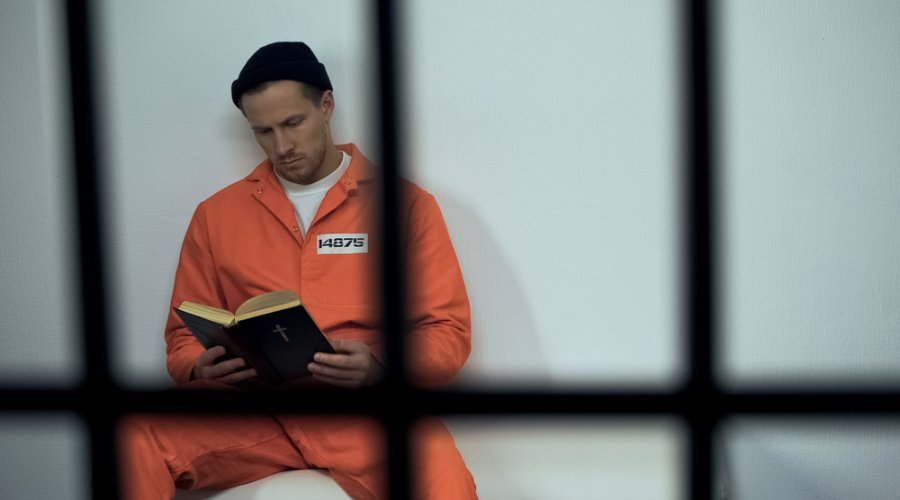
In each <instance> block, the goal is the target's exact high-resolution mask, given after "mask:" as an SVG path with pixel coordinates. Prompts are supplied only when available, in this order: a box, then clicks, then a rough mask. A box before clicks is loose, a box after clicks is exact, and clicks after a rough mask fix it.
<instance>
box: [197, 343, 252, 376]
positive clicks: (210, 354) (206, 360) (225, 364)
mask: <svg viewBox="0 0 900 500" xmlns="http://www.w3.org/2000/svg"><path fill="white" fill-rule="evenodd" d="M223 355H225V348H224V347H222V346H220V345H217V346H214V347H210V348H209V349H207V350H205V351H203V354H201V355H200V357H198V358H197V364H196V365H194V371H193V378H195V379H201V378H202V379H209V380H215V381H217V382H224V383H226V384H237V383H240V382H243V381H245V380H247V379H250V378H253V377H255V376H256V370H254V369H252V368H248V369H246V370H242V368H244V366H246V365H247V363H246V362H245V361H244V358H232V359H228V360H225V361H222V362H221V363H216V359H218V358H220V357H222V356H223Z"/></svg>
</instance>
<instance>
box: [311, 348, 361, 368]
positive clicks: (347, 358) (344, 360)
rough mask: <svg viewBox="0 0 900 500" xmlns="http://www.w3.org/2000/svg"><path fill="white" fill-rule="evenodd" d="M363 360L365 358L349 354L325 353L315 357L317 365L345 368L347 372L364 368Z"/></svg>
mask: <svg viewBox="0 0 900 500" xmlns="http://www.w3.org/2000/svg"><path fill="white" fill-rule="evenodd" d="M362 359H365V358H362V357H360V356H354V355H349V354H327V353H324V352H318V353H316V354H315V355H314V356H313V360H314V361H315V362H316V363H321V364H323V365H329V366H333V367H335V368H343V369H345V370H352V369H358V368H362V366H361V365H362V362H361V360H362Z"/></svg>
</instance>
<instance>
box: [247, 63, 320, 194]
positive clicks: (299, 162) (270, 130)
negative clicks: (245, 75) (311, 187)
mask: <svg viewBox="0 0 900 500" xmlns="http://www.w3.org/2000/svg"><path fill="white" fill-rule="evenodd" d="M241 108H242V109H243V111H244V116H245V117H246V118H247V121H248V122H249V123H250V128H251V129H252V130H253V134H254V135H255V136H256V142H258V143H259V145H260V147H262V149H263V151H265V153H266V157H268V158H269V160H270V161H271V162H272V166H273V167H274V168H275V171H276V172H277V173H278V174H279V175H281V176H282V177H284V178H285V179H287V180H289V181H291V182H295V183H297V184H311V183H313V182H315V181H317V180H319V179H322V178H323V177H325V176H326V175H328V174H329V173H331V171H332V169H333V168H334V167H335V166H336V165H326V162H325V158H326V156H327V153H328V151H329V149H330V148H333V147H334V145H333V143H332V141H331V131H330V128H329V121H330V120H331V114H332V112H333V111H334V97H333V95H332V93H331V91H326V92H325V93H324V94H323V95H322V100H321V102H319V103H314V102H312V101H310V100H309V99H308V98H307V97H305V96H304V95H303V93H302V92H301V90H300V83H298V82H295V81H292V80H279V81H277V82H272V83H271V84H269V85H268V86H267V87H265V88H264V89H263V90H262V91H259V92H251V93H247V94H244V96H243V98H242V100H241Z"/></svg>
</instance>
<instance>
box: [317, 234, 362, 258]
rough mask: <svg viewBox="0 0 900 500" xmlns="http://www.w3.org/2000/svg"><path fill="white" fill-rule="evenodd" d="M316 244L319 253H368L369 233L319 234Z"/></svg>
mask: <svg viewBox="0 0 900 500" xmlns="http://www.w3.org/2000/svg"><path fill="white" fill-rule="evenodd" d="M316 245H317V252H318V254H319V255H323V254H350V253H369V234H368V233H340V234H320V235H319V236H318V238H317V241H316Z"/></svg>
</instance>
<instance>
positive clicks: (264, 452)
mask: <svg viewBox="0 0 900 500" xmlns="http://www.w3.org/2000/svg"><path fill="white" fill-rule="evenodd" d="M119 443H120V456H121V475H122V489H123V498H125V499H127V500H170V499H171V498H172V496H173V495H174V494H175V488H176V487H178V488H182V489H196V488H226V487H231V486H236V485H239V484H244V483H248V482H250V481H254V480H256V479H260V478H263V477H266V476H270V475H272V474H274V473H276V472H279V471H282V470H287V469H305V468H308V465H307V463H306V461H305V460H304V459H303V457H302V456H301V454H300V452H299V451H298V450H297V448H296V447H295V446H294V444H293V442H292V441H291V440H290V438H289V437H288V436H287V435H286V434H285V432H284V429H283V428H282V427H281V425H280V424H279V423H278V421H277V420H275V419H274V418H273V417H271V416H264V415H259V416H257V415H247V416H244V415H240V416H210V415H134V416H130V417H127V418H126V419H124V421H123V422H122V424H121V426H120V429H119Z"/></svg>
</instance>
